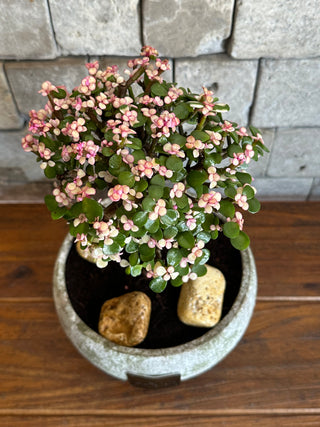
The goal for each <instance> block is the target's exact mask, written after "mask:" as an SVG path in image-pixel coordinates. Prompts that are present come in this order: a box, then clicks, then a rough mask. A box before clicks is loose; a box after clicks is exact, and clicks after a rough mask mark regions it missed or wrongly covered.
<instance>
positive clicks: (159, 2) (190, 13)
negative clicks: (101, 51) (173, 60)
mask: <svg viewBox="0 0 320 427" xmlns="http://www.w3.org/2000/svg"><path fill="white" fill-rule="evenodd" d="M233 3H234V0H198V1H193V0H183V1H181V0H145V1H144V2H143V37H144V43H145V44H148V45H151V46H153V47H155V48H156V49H157V50H158V51H159V53H160V54H161V55H164V56H169V57H186V56H197V55H202V54H209V53H218V52H223V50H224V48H223V40H225V39H226V38H228V37H229V35H230V32H231V24H232V13H233Z"/></svg>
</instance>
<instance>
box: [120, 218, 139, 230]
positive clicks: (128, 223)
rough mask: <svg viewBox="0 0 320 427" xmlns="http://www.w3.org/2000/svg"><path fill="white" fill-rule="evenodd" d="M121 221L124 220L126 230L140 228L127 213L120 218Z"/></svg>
mask: <svg viewBox="0 0 320 427" xmlns="http://www.w3.org/2000/svg"><path fill="white" fill-rule="evenodd" d="M120 221H121V222H122V224H123V229H124V230H125V231H130V230H132V231H138V230H139V228H138V227H137V226H136V225H135V224H134V222H133V221H132V219H128V218H127V217H126V215H122V216H121V218H120Z"/></svg>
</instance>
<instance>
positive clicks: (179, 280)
mask: <svg viewBox="0 0 320 427" xmlns="http://www.w3.org/2000/svg"><path fill="white" fill-rule="evenodd" d="M170 283H171V285H172V286H174V287H175V288H177V287H179V286H181V285H182V283H183V281H182V277H181V276H178V277H176V278H175V279H171V280H170Z"/></svg>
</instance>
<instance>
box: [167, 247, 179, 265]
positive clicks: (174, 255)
mask: <svg viewBox="0 0 320 427" xmlns="http://www.w3.org/2000/svg"><path fill="white" fill-rule="evenodd" d="M182 258H183V254H182V252H181V250H180V249H176V248H172V249H169V250H168V253H167V263H168V265H178V264H179V263H180V261H181V260H182Z"/></svg>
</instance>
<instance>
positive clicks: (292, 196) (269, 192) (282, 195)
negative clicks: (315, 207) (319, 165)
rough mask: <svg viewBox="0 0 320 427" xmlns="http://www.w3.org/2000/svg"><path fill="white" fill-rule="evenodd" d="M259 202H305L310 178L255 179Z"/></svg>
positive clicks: (309, 187) (310, 181)
mask: <svg viewBox="0 0 320 427" xmlns="http://www.w3.org/2000/svg"><path fill="white" fill-rule="evenodd" d="M253 185H254V187H255V188H256V189H257V198H258V199H259V200H262V201H263V200H275V201H276V200H283V201H290V200H294V201H305V200H307V198H308V195H309V193H310V189H311V185H312V178H257V179H256V180H255V181H254V184H253Z"/></svg>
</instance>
